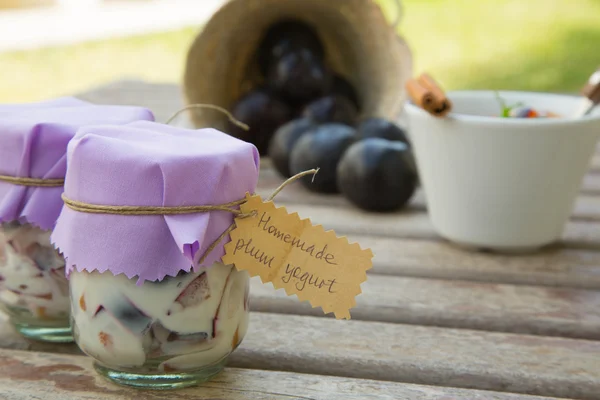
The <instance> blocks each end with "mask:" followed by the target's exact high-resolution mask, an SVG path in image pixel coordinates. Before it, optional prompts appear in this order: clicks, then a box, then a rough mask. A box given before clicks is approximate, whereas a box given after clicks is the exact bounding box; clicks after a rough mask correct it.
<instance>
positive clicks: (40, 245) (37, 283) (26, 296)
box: [0, 222, 72, 341]
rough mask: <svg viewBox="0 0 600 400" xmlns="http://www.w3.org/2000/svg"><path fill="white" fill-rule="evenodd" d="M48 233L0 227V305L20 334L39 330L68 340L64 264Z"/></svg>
mask: <svg viewBox="0 0 600 400" xmlns="http://www.w3.org/2000/svg"><path fill="white" fill-rule="evenodd" d="M50 233H51V232H50V231H44V230H42V229H40V228H37V227H35V226H32V225H28V224H19V223H15V222H12V223H4V224H2V225H1V228H0V304H1V305H2V307H3V308H4V309H5V310H6V312H7V313H8V314H9V316H10V317H11V321H12V322H13V324H15V325H17V326H18V327H19V330H20V331H21V332H22V333H26V332H27V328H28V327H31V328H33V327H38V328H39V327H42V328H47V329H48V331H51V330H55V331H56V332H54V337H55V338H56V341H71V340H72V337H71V334H70V326H69V310H70V303H69V287H68V281H67V280H66V278H65V273H64V271H65V262H64V259H63V257H62V256H61V255H60V254H59V253H58V252H57V251H56V250H55V249H54V247H53V246H52V245H51V243H50ZM61 332H62V334H61ZM63 339H64V340H63Z"/></svg>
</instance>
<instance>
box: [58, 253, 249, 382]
mask: <svg viewBox="0 0 600 400" xmlns="http://www.w3.org/2000/svg"><path fill="white" fill-rule="evenodd" d="M69 282H70V288H71V308H72V325H73V332H74V337H75V341H76V342H77V344H78V345H79V347H80V348H81V350H83V351H84V352H85V353H86V354H88V355H89V356H91V357H92V358H94V359H95V362H94V366H95V368H96V370H97V371H98V372H99V373H100V374H101V375H103V376H105V377H107V378H109V379H110V380H112V381H114V382H115V383H118V384H121V385H126V386H135V387H142V388H156V389H168V388H181V387H187V386H192V385H195V384H197V383H199V382H204V381H206V380H208V379H210V378H211V377H212V376H214V375H215V374H217V373H219V372H220V371H221V370H222V369H223V367H224V365H225V362H226V360H227V358H228V356H229V354H230V353H231V352H232V351H233V350H235V348H236V347H237V346H238V345H239V344H240V342H241V341H242V339H243V337H244V335H245V334H246V331H247V329H248V318H249V309H248V293H249V276H248V274H247V273H246V272H245V271H243V272H240V271H237V270H236V269H235V268H234V267H233V266H230V265H223V264H220V263H215V264H214V265H212V266H211V267H209V268H206V269H202V270H200V271H198V272H189V273H185V272H181V273H180V274H178V275H177V276H176V277H165V279H163V280H162V281H157V282H150V281H146V282H144V283H143V284H141V285H138V284H137V279H136V278H133V279H128V278H127V277H126V276H125V275H124V274H120V275H117V276H115V275H113V274H112V273H111V272H110V271H107V272H103V273H100V272H97V271H95V272H91V273H90V272H85V271H83V272H78V271H75V270H74V271H73V272H72V273H71V275H70V278H69Z"/></svg>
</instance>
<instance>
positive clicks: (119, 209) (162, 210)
mask: <svg viewBox="0 0 600 400" xmlns="http://www.w3.org/2000/svg"><path fill="white" fill-rule="evenodd" d="M318 172H319V170H318V169H311V170H308V171H304V172H300V173H299V174H296V175H294V176H292V177H291V178H289V179H288V180H286V181H285V182H283V183H282V184H281V185H280V186H279V187H278V188H277V189H275V191H274V192H273V193H272V194H271V196H269V197H268V198H267V201H272V200H273V199H274V198H275V197H276V196H277V195H278V194H279V193H280V192H281V191H282V190H283V189H284V188H285V187H286V186H287V185H289V184H291V183H294V182H295V181H297V180H298V179H300V178H302V177H304V176H307V175H313V179H314V175H316V174H317V173H318ZM61 197H62V199H63V201H64V203H65V205H66V206H67V207H68V208H70V209H71V210H73V211H77V212H82V213H89V214H112V215H182V214H197V213H204V212H211V211H226V212H230V213H232V214H233V215H235V216H236V218H248V217H252V216H255V215H256V211H252V212H250V213H243V212H242V211H241V210H239V208H238V207H239V206H241V205H242V204H244V203H246V198H243V199H240V200H236V201H232V202H230V203H225V204H216V205H208V206H173V207H153V206H111V205H101V204H91V203H85V202H82V201H77V200H72V199H69V198H68V197H67V196H66V195H65V194H64V193H63V194H62V195H61ZM234 229H235V222H234V223H232V224H231V225H230V226H229V228H227V229H226V230H225V231H224V232H223V233H222V234H221V235H220V236H219V237H218V238H217V240H215V241H214V242H213V243H211V245H210V246H209V247H208V248H207V249H206V251H205V252H204V254H203V255H202V257H201V258H200V260H199V261H198V264H201V263H202V262H203V261H204V260H205V259H206V257H207V256H208V254H209V253H210V252H211V251H213V250H214V249H215V247H217V245H218V244H219V243H220V242H221V241H222V240H223V239H224V238H225V237H226V236H227V235H229V234H230V233H231V231H233V230H234Z"/></svg>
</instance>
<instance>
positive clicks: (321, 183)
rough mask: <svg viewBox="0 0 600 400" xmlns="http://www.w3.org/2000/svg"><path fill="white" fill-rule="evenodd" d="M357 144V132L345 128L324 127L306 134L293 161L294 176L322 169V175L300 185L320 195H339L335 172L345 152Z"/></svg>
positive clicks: (307, 178)
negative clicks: (314, 169) (310, 170)
mask: <svg viewBox="0 0 600 400" xmlns="http://www.w3.org/2000/svg"><path fill="white" fill-rule="evenodd" d="M355 140H356V130H355V129H354V128H352V127H350V126H347V125H342V124H325V125H321V126H318V127H316V128H314V129H313V130H311V131H310V132H308V133H306V134H304V135H303V136H302V137H301V138H300V139H299V140H298V142H297V143H296V145H295V146H294V149H293V150H292V154H291V157H290V172H291V174H292V175H295V174H298V173H300V172H303V171H306V170H309V169H313V168H319V173H318V174H316V175H315V176H314V180H313V177H312V176H307V177H304V178H302V179H301V182H302V184H303V185H304V186H306V187H307V188H308V189H309V190H312V191H314V192H318V193H338V192H339V190H338V185H337V177H336V169H337V164H338V162H339V160H340V159H341V158H342V155H343V154H344V152H345V151H346V149H347V148H348V147H349V146H350V145H351V144H352V143H354V142H355Z"/></svg>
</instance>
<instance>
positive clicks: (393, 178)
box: [337, 138, 417, 212]
mask: <svg viewBox="0 0 600 400" xmlns="http://www.w3.org/2000/svg"><path fill="white" fill-rule="evenodd" d="M337 181H338V186H339V188H340V191H341V192H342V193H343V194H344V196H345V197H346V198H347V199H348V200H350V201H351V202H352V203H354V204H355V205H356V206H358V207H360V208H362V209H364V210H370V211H380V212H385V211H394V210H397V209H400V208H401V207H403V206H404V205H405V204H406V203H407V202H408V201H409V200H410V198H411V197H412V195H413V193H414V192H415V189H416V187H417V174H416V171H415V167H414V164H413V162H412V155H411V151H410V148H409V147H408V145H407V144H406V143H402V142H399V141H389V140H385V139H380V138H369V139H365V140H362V141H360V142H357V143H355V144H353V145H352V146H351V147H350V148H349V149H348V150H347V151H346V153H345V154H344V156H343V157H342V159H341V161H340V163H339V165H338V168H337Z"/></svg>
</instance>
